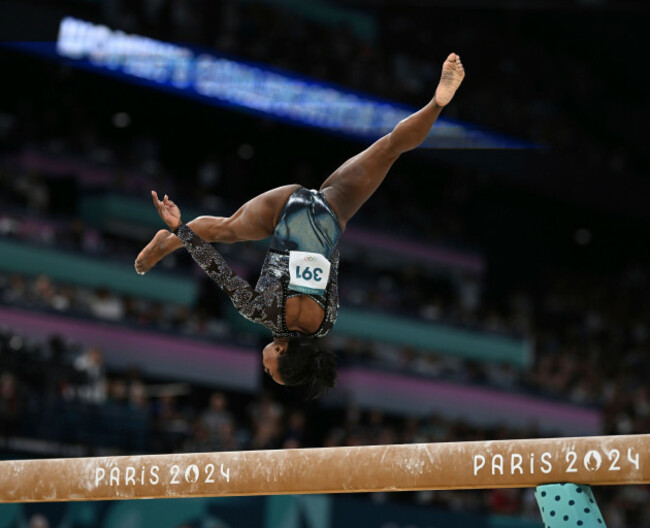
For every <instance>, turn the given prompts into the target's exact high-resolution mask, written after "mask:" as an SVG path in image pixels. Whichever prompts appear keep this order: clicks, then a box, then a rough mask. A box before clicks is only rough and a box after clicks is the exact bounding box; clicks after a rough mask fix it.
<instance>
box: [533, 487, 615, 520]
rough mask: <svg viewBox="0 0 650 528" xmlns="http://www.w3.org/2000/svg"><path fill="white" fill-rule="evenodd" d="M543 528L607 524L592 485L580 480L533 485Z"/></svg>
mask: <svg viewBox="0 0 650 528" xmlns="http://www.w3.org/2000/svg"><path fill="white" fill-rule="evenodd" d="M535 498H536V499H537V504H538V505H539V510H540V512H541V514H542V520H543V521H544V528H569V527H571V528H606V526H605V521H604V520H603V516H602V514H601V513H600V510H599V509H598V505H597V504H596V499H595V498H594V495H593V493H592V492H591V488H590V487H589V486H585V485H581V484H570V483H562V484H545V485H543V486H538V487H537V488H536V489H535Z"/></svg>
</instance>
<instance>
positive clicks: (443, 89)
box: [436, 53, 465, 106]
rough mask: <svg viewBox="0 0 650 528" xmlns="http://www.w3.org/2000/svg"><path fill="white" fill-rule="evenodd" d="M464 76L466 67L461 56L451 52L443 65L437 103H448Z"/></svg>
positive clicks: (442, 104) (437, 91)
mask: <svg viewBox="0 0 650 528" xmlns="http://www.w3.org/2000/svg"><path fill="white" fill-rule="evenodd" d="M464 78H465V68H464V67H463V63H462V62H461V60H460V57H459V56H458V55H456V54H455V53H450V54H449V57H447V60H446V61H445V63H444V64H443V65H442V75H441V76H440V83H439V84H438V88H437V89H436V103H438V105H440V106H446V105H448V104H449V102H450V101H451V100H452V98H453V97H454V94H455V93H456V90H458V87H459V86H460V83H462V82H463V79H464Z"/></svg>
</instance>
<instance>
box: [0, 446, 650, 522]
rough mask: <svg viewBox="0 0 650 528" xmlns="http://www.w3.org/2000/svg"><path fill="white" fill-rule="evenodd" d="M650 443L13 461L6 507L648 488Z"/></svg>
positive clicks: (0, 484) (5, 466)
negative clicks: (562, 485)
mask: <svg viewBox="0 0 650 528" xmlns="http://www.w3.org/2000/svg"><path fill="white" fill-rule="evenodd" d="M649 447H650V435H627V436H601V437H581V438H546V439H538V440H500V441H486V442H448V443H438V444H403V445H379V446H360V447H333V448H316V449H278V450H272V451H243V452H223V453H196V454H171V455H144V456H121V457H98V458H69V459H50V460H21V461H14V460H12V461H4V462H0V502H44V501H48V502H49V501H84V500H114V499H145V498H172V497H217V496H239V495H281V494H296V493H298V494H306V493H353V492H379V491H406V490H455V489H485V488H488V489H489V488H521V487H534V486H542V487H543V486H544V485H551V484H552V483H558V482H569V481H570V482H575V483H577V484H579V485H606V484H607V485H608V484H644V483H645V484H647V483H650V449H649ZM568 488H569V486H567V490H568ZM585 488H586V486H585ZM539 489H540V488H538V491H539ZM578 493H582V490H581V491H579V492H578ZM541 495H546V493H541ZM551 500H553V499H551ZM555 500H557V501H559V500H560V497H559V495H558V498H557V499H555ZM587 526H588V525H587ZM591 526H594V525H591Z"/></svg>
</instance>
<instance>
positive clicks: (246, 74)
mask: <svg viewBox="0 0 650 528" xmlns="http://www.w3.org/2000/svg"><path fill="white" fill-rule="evenodd" d="M14 45H16V46H18V47H20V48H22V49H27V50H30V51H34V52H37V53H39V54H42V55H49V56H50V57H51V58H54V57H56V58H58V59H64V60H68V61H70V62H71V63H72V64H73V65H77V66H79V67H83V68H85V69H89V70H92V71H97V72H100V73H105V74H110V75H113V76H116V77H119V78H122V79H124V80H129V81H132V82H138V83H141V84H146V85H149V86H153V87H157V88H161V89H165V90H168V91H172V92H174V93H177V94H180V95H185V96H189V97H196V98H200V99H202V100H203V101H205V102H208V103H211V104H217V105H221V106H231V107H236V108H239V109H245V110H247V111H250V112H254V113H256V114H259V115H264V116H266V117H269V116H270V117H273V118H276V119H280V120H283V121H287V122H291V123H294V124H300V125H307V126H312V127H317V128H322V129H326V130H330V131H332V132H336V133H340V134H344V135H347V136H352V137H356V138H360V139H375V138H378V137H380V136H382V135H384V134H386V133H387V132H389V131H390V130H392V128H393V127H394V126H395V125H396V124H397V123H398V122H399V121H400V120H402V119H404V118H405V117H406V116H408V115H409V114H411V113H412V112H413V111H414V109H413V108H409V107H406V106H404V105H399V104H395V103H391V102H387V101H382V100H380V99H376V98H372V97H368V96H365V95H359V94H356V93H354V92H350V91H344V90H342V89H340V88H338V87H334V86H331V85H327V84H323V83H317V82H314V81H313V80H308V79H305V78H301V77H298V76H295V75H290V74H287V73H279V72H277V71H274V70H271V69H268V68H263V67H261V66H258V65H252V64H247V63H243V62H237V61H234V60H231V59H228V58H225V57H219V56H217V55H215V54H213V53H206V52H203V51H201V50H197V49H194V48H190V47H186V46H180V45H176V44H171V43H167V42H161V41H158V40H154V39H151V38H147V37H143V36H139V35H129V34H126V33H124V32H122V31H115V30H112V29H110V28H108V27H106V26H102V25H97V24H93V23H90V22H86V21H83V20H78V19H75V18H71V17H66V18H64V19H63V20H62V22H61V25H60V28H59V36H58V40H57V43H56V46H55V47H54V46H53V45H51V44H48V43H20V44H14ZM423 147H427V148H483V149H486V148H488V149H489V148H508V149H510V148H531V147H534V145H531V144H528V143H525V142H521V141H517V140H514V139H511V138H508V137H504V136H501V135H497V134H493V133H490V132H486V131H484V130H481V129H479V128H477V127H473V126H470V125H467V124H463V123H459V122H455V121H452V120H449V119H444V118H441V119H439V120H438V122H437V123H436V126H435V127H434V128H433V129H432V131H431V133H430V134H429V137H428V138H427V139H426V140H425V142H424V143H423Z"/></svg>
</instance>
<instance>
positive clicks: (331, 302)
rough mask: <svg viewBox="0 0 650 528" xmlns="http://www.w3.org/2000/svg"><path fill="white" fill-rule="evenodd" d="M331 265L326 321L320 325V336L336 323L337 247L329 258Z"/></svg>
mask: <svg viewBox="0 0 650 528" xmlns="http://www.w3.org/2000/svg"><path fill="white" fill-rule="evenodd" d="M331 262H332V267H331V270H332V271H331V276H330V282H329V285H328V292H327V309H326V315H325V317H326V321H325V324H323V327H322V333H321V336H324V335H327V334H328V333H329V331H330V330H331V329H332V328H333V327H334V323H336V318H337V317H338V315H339V251H338V249H337V250H335V251H334V253H333V254H332V258H331Z"/></svg>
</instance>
